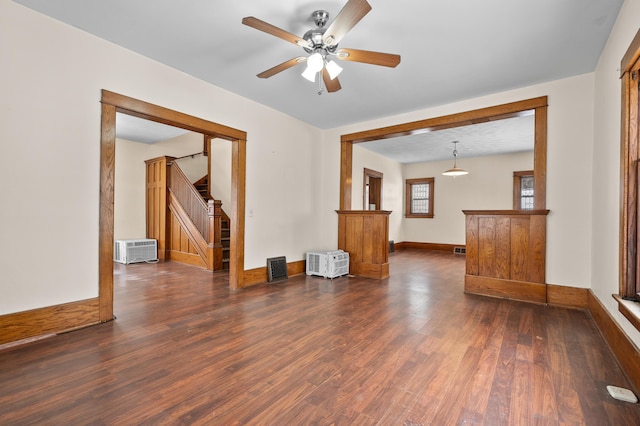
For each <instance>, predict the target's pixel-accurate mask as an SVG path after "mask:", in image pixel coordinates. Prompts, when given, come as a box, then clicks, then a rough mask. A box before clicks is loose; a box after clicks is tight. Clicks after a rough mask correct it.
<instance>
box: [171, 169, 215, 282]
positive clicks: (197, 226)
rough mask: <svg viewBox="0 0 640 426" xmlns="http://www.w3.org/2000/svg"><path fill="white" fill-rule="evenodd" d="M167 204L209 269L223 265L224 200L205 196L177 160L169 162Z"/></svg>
mask: <svg viewBox="0 0 640 426" xmlns="http://www.w3.org/2000/svg"><path fill="white" fill-rule="evenodd" d="M167 168H168V175H169V176H168V177H169V179H168V195H169V196H168V201H169V202H168V205H169V209H170V210H171V211H172V212H173V213H174V214H175V216H176V218H177V219H178V221H179V222H180V224H181V226H182V228H183V229H184V231H185V232H186V233H187V234H188V236H189V238H190V240H191V241H192V242H193V243H194V247H195V248H196V251H197V252H198V255H200V257H201V258H202V260H203V261H204V262H205V264H206V267H207V269H209V270H213V271H215V270H219V269H223V246H222V229H221V228H222V202H221V201H219V200H212V199H209V200H207V201H205V200H204V198H203V197H202V195H201V194H200V193H199V192H198V190H197V189H196V187H195V186H194V185H193V184H192V183H191V182H190V181H189V179H188V178H187V177H186V176H185V174H184V172H183V171H182V170H181V169H180V167H179V166H178V165H177V164H176V163H175V162H173V163H169V164H168V167H167Z"/></svg>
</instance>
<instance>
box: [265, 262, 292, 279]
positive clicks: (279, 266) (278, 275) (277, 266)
mask: <svg viewBox="0 0 640 426" xmlns="http://www.w3.org/2000/svg"><path fill="white" fill-rule="evenodd" d="M267 274H268V277H267V279H268V280H269V282H272V281H280V280H286V279H287V278H288V277H289V275H288V274H287V258H286V257H285V256H280V257H270V258H269V259H267Z"/></svg>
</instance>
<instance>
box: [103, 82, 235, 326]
mask: <svg viewBox="0 0 640 426" xmlns="http://www.w3.org/2000/svg"><path fill="white" fill-rule="evenodd" d="M101 103H102V116H101V135H100V212H99V237H98V241H99V249H98V262H99V264H98V273H99V305H100V321H102V322H104V321H110V320H112V319H113V241H114V236H113V235H114V230H113V223H114V208H113V201H114V183H115V179H114V177H115V146H116V112H120V113H123V114H128V115H132V116H135V117H139V118H144V119H146V120H151V121H155V122H158V123H162V124H167V125H169V126H174V127H179V128H182V129H186V130H190V131H192V132H197V133H202V134H204V135H206V136H211V137H216V138H221V139H225V140H228V141H230V142H231V143H232V150H231V152H232V154H231V161H232V165H231V213H230V215H229V216H230V218H231V247H230V262H229V287H230V288H231V289H238V288H241V287H243V286H244V219H245V217H244V216H245V180H246V143H247V134H246V132H243V131H241V130H237V129H233V128H231V127H227V126H224V125H221V124H217V123H213V122H211V121H207V120H203V119H201V118H197V117H194V116H191V115H188V114H184V113H181V112H177V111H173V110H170V109H168V108H164V107H161V106H157V105H154V104H150V103H148V102H144V101H141V100H138V99H134V98H130V97H127V96H124V95H120V94H117V93H114V92H110V91H108V90H102V98H101Z"/></svg>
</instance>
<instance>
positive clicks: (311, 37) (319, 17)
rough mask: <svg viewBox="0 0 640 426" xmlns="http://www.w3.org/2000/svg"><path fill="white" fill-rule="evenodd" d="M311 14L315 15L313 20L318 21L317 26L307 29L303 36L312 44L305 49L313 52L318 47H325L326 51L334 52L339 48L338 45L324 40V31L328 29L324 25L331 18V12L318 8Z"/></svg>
mask: <svg viewBox="0 0 640 426" xmlns="http://www.w3.org/2000/svg"><path fill="white" fill-rule="evenodd" d="M311 16H312V17H313V21H314V22H315V23H316V26H317V28H314V29H312V30H309V31H307V32H306V33H304V36H302V38H303V39H304V40H306V41H308V42H309V44H310V45H311V47H305V48H304V50H305V51H306V52H307V53H313V52H314V51H317V50H318V49H323V50H324V51H325V52H328V53H334V52H335V51H336V49H338V45H337V44H334V45H327V44H325V43H324V42H323V40H322V38H323V36H324V32H325V31H326V30H327V29H326V28H324V26H325V25H326V23H327V21H328V20H329V12H327V11H326V10H316V11H315V12H313V13H312V14H311Z"/></svg>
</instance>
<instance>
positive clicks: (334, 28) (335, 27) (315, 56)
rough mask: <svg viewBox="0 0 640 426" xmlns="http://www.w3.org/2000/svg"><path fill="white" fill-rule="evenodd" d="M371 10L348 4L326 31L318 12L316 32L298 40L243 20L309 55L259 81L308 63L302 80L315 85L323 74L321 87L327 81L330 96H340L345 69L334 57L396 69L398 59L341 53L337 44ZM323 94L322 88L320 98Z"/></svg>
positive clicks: (362, 3)
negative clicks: (340, 80) (336, 94)
mask: <svg viewBox="0 0 640 426" xmlns="http://www.w3.org/2000/svg"><path fill="white" fill-rule="evenodd" d="M370 10H371V5H369V3H367V1H366V0H349V1H347V4H345V5H344V7H343V8H342V10H341V11H340V12H339V13H338V15H337V16H336V19H335V20H334V21H333V22H332V23H331V24H330V25H329V26H328V27H327V28H325V25H326V24H327V22H328V20H329V13H328V12H327V11H325V10H316V11H314V12H313V13H312V14H311V16H312V18H313V21H314V22H315V24H316V28H314V29H311V30H309V31H307V32H306V33H305V34H304V36H302V37H298V36H296V35H295V34H292V33H290V32H287V31H285V30H283V29H281V28H278V27H276V26H274V25H271V24H269V23H267V22H264V21H262V20H260V19H258V18H254V17H253V16H248V17H246V18H244V19H242V23H243V24H244V25H247V26H249V27H252V28H255V29H257V30H260V31H263V32H265V33H267V34H271V35H273V36H275V37H278V38H280V39H283V40H285V41H288V42H290V43H293V44H295V45H297V46H299V47H302V48H303V49H304V50H305V52H307V53H308V54H309V56H308V57H306V58H305V57H298V58H294V59H290V60H288V61H285V62H283V63H281V64H279V65H276V66H275V67H273V68H270V69H268V70H266V71H263V72H261V73H260V74H258V77H260V78H269V77H272V76H274V75H276V74H278V73H280V72H282V71H284V70H286V69H289V68H291V67H293V66H295V65H297V64H299V63H301V62H305V61H306V62H307V67H306V69H305V70H304V71H303V72H302V74H301V75H302V77H304V78H305V79H307V80H309V81H311V82H315V81H316V75H317V74H318V73H321V74H322V78H321V79H320V80H319V83H320V85H322V82H323V81H324V85H325V87H326V89H327V91H328V92H330V93H331V92H337V91H338V90H340V89H341V88H342V87H341V85H340V82H339V81H338V75H339V74H340V73H341V72H342V67H340V66H339V65H338V64H337V63H336V62H335V61H333V60H332V59H331V57H335V58H336V59H340V60H346V61H352V62H361V63H365V64H372V65H381V66H385V67H390V68H395V67H396V66H397V65H398V64H399V63H400V56H399V55H394V54H390V53H381V52H371V51H366V50H357V49H340V50H338V43H340V41H341V40H342V38H343V37H344V36H345V35H346V34H347V33H348V32H349V31H350V30H351V29H352V28H353V27H354V26H355V25H356V24H357V23H358V22H360V20H361V19H362V18H363V17H364V16H365V15H366V14H367V13H369V11H370ZM322 92H323V90H322V88H321V90H319V91H318V94H321V93H322Z"/></svg>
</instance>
